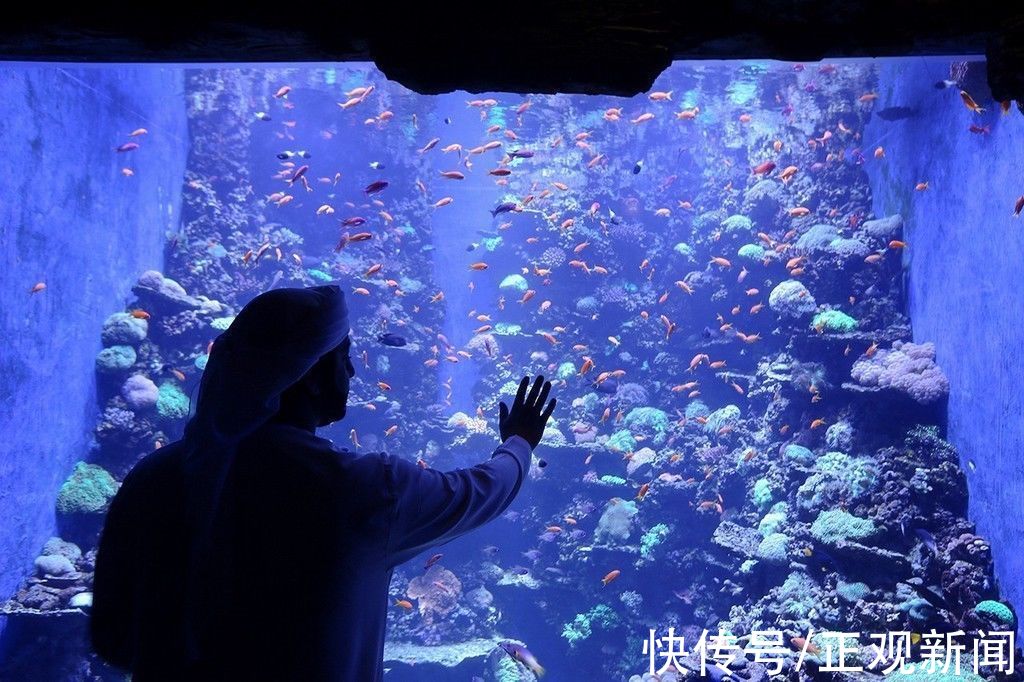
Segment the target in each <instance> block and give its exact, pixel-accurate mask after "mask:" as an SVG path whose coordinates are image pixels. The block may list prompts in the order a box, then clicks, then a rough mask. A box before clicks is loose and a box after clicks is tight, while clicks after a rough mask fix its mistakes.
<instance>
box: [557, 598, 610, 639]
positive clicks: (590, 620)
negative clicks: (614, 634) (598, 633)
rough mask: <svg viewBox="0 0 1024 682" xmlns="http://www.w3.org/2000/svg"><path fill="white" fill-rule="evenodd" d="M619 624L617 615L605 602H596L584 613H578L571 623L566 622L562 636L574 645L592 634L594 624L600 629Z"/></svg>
mask: <svg viewBox="0 0 1024 682" xmlns="http://www.w3.org/2000/svg"><path fill="white" fill-rule="evenodd" d="M618 624H619V617H618V616H617V615H616V614H615V611H614V610H613V609H612V608H611V607H610V606H608V605H607V604H598V605H596V606H595V607H594V608H592V609H590V610H589V611H587V612H586V613H579V614H577V615H576V617H575V618H573V620H572V622H571V623H566V624H565V626H564V627H563V628H562V637H564V638H565V639H566V641H568V642H569V645H570V646H575V645H576V644H578V643H579V642H582V641H583V640H585V639H587V638H588V637H590V635H591V634H593V628H594V626H598V627H600V628H602V629H605V630H607V629H610V628H613V627H615V626H616V625H618Z"/></svg>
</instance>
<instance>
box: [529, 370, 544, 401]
mask: <svg viewBox="0 0 1024 682" xmlns="http://www.w3.org/2000/svg"><path fill="white" fill-rule="evenodd" d="M543 385H544V375H542V374H538V375H537V379H536V380H535V381H534V382H533V389H532V390H531V391H530V397H529V398H528V399H527V401H526V407H528V408H530V409H533V407H534V406H535V405H536V404H537V396H538V395H539V394H540V389H541V386H543Z"/></svg>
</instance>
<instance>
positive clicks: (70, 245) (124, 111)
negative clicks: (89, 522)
mask: <svg viewBox="0 0 1024 682" xmlns="http://www.w3.org/2000/svg"><path fill="white" fill-rule="evenodd" d="M0 90H2V92H3V97H0V152H2V158H3V165H4V172H3V174H2V176H0V177H2V179H0V292H2V295H0V338H2V340H3V344H4V346H5V347H4V351H3V353H0V519H3V522H2V523H0V601H3V600H6V599H7V598H8V597H9V596H11V595H12V593H13V592H14V591H15V590H16V589H17V588H18V586H19V584H20V583H21V581H22V580H23V579H24V577H25V576H26V575H28V574H30V573H31V572H32V561H33V559H34V558H35V557H36V555H37V554H38V553H39V551H40V550H41V549H42V545H43V543H44V542H45V541H46V539H47V538H49V537H50V536H51V535H53V534H55V530H56V519H55V513H54V500H55V499H56V494H57V490H58V489H59V487H60V485H61V483H62V482H63V481H64V479H65V478H66V477H67V476H68V474H69V473H70V472H71V470H72V468H73V466H74V463H75V462H76V461H77V460H79V459H85V458H86V456H87V455H88V451H89V443H90V439H91V435H92V428H93V426H94V425H95V423H96V396H95V381H94V375H93V362H94V358H95V356H96V354H97V353H98V352H99V350H100V348H101V345H100V328H101V326H102V323H103V320H104V319H105V318H106V317H107V315H109V314H110V313H112V312H116V311H118V310H121V309H122V307H123V306H124V304H125V302H126V298H127V297H128V296H129V295H130V287H131V285H132V284H133V283H134V281H135V279H136V278H137V277H138V275H139V274H140V273H141V272H142V271H144V270H147V269H150V268H156V269H159V268H161V267H162V265H163V241H164V233H165V231H167V230H171V229H174V228H175V227H176V225H177V220H178V212H179V205H180V195H181V185H182V176H183V173H184V167H185V156H186V153H187V151H188V131H187V127H186V120H185V103H184V97H183V72H182V70H181V69H180V68H176V67H167V68H153V67H126V66H120V67H110V66H102V67H91V66H84V65H60V66H53V65H44V66H36V65H27V64H26V65H19V64H9V65H5V66H3V67H0ZM137 128H146V129H148V131H149V134H148V135H144V136H140V137H138V138H135V139H137V140H138V142H139V144H140V145H141V148H140V149H139V150H136V151H132V152H127V153H120V154H119V153H116V152H115V151H114V149H115V147H117V146H118V145H120V144H123V143H124V142H127V141H128V140H129V138H128V134H129V133H131V132H132V131H133V130H135V129H137ZM125 167H130V168H132V169H133V170H134V175H133V176H130V177H129V176H126V175H124V174H123V173H122V170H121V169H122V168H125ZM112 188H113V189H112ZM40 281H42V282H45V283H46V289H45V291H42V292H40V293H36V294H29V290H30V288H31V287H32V286H33V285H34V284H36V283H37V282H40ZM0 620H2V619H0ZM3 625H4V624H3V622H0V628H2V627H3Z"/></svg>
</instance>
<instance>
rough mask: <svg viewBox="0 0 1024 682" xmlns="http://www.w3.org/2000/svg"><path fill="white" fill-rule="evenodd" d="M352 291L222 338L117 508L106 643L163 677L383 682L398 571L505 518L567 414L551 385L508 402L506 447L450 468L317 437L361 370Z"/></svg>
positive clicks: (107, 577)
mask: <svg viewBox="0 0 1024 682" xmlns="http://www.w3.org/2000/svg"><path fill="white" fill-rule="evenodd" d="M348 332H349V324H348V312H347V308H346V305H345V300H344V295H343V294H342V292H341V290H340V289H339V288H338V287H337V286H335V285H328V286H318V287H309V288H306V289H276V290H273V291H269V292H266V293H264V294H261V295H260V296H257V297H256V298H255V299H253V300H252V301H251V302H250V303H249V304H248V305H246V306H245V307H244V308H243V309H242V310H241V312H240V313H239V314H238V316H237V317H236V319H235V320H234V321H233V322H232V324H231V327H230V328H229V329H228V330H227V331H226V332H224V333H223V334H221V335H220V336H219V337H218V338H217V340H216V341H215V342H214V346H213V349H212V351H211V353H210V357H209V361H208V363H207V366H206V369H205V370H204V373H203V378H202V381H201V384H200V389H199V397H198V400H197V401H196V402H197V405H196V409H195V414H194V416H193V417H192V418H191V419H190V420H189V422H188V424H187V426H186V428H185V435H184V437H183V438H182V439H181V440H179V441H176V442H174V443H171V444H169V445H167V446H165V447H163V448H159V449H157V450H156V451H154V452H153V453H151V454H149V455H148V456H146V457H145V458H143V459H142V460H141V461H140V462H139V463H138V464H137V465H136V466H135V467H134V468H133V469H132V471H131V472H130V473H129V474H128V475H127V476H126V478H125V480H124V483H123V484H122V486H121V488H120V490H119V491H118V493H117V495H116V496H115V497H114V499H113V501H112V502H111V506H110V511H109V512H108V514H107V518H106V524H105V526H104V530H103V534H102V537H101V541H100V546H99V553H98V556H97V561H96V575H95V584H94V598H93V611H92V640H93V644H94V646H95V648H96V650H97V651H98V652H99V653H100V655H102V656H103V657H104V658H106V659H107V660H109V661H110V662H112V663H113V664H115V665H117V666H120V667H123V668H125V669H129V670H132V671H133V673H134V675H133V680H134V682H147V681H148V680H157V679H159V680H239V681H246V682H249V681H252V680H274V681H275V682H280V681H285V680H302V681H309V682H313V681H318V680H332V681H335V680H336V681H339V682H341V681H343V682H373V681H376V680H381V679H382V676H383V670H382V659H383V649H384V626H385V619H386V614H387V609H388V608H389V604H388V585H389V582H390V580H391V574H392V570H393V569H394V567H395V566H397V565H399V564H401V563H403V562H405V561H408V560H409V559H411V558H413V557H414V556H416V555H417V554H419V553H421V552H424V551H426V550H428V549H430V548H433V547H436V546H437V545H440V544H442V543H445V542H447V541H449V540H451V539H453V538H455V537H458V536H460V535H462V534H464V533H466V532H468V531H470V530H472V529H474V528H477V527H478V526H480V525H482V524H484V523H487V522H488V521H490V520H492V519H494V518H495V517H497V516H498V515H500V514H501V513H502V512H503V511H504V510H505V509H506V508H507V507H508V505H509V504H510V503H511V502H512V500H513V499H514V498H515V496H516V494H517V493H518V492H519V488H520V486H521V485H522V483H523V481H524V480H525V478H526V474H527V471H528V470H529V466H530V459H531V451H532V449H533V448H535V447H536V446H537V444H538V442H539V441H540V438H541V435H542V433H543V431H544V426H545V424H546V423H547V421H548V418H549V417H550V415H551V413H552V411H553V410H554V408H555V403H556V401H555V400H554V399H552V400H551V401H550V403H549V404H548V405H547V407H546V408H545V407H544V403H545V401H546V400H547V397H548V393H549V392H550V390H551V384H550V382H547V383H545V382H544V381H543V377H541V376H539V377H537V379H536V381H535V382H534V384H533V387H532V389H530V390H529V395H527V390H528V389H529V383H530V382H529V378H528V377H524V378H523V380H522V382H521V383H520V385H519V391H518V394H517V395H516V399H515V401H514V402H513V404H512V407H511V409H509V408H508V407H507V406H506V405H505V403H501V406H500V409H499V412H500V415H499V417H500V432H501V439H502V444H501V445H500V446H499V447H498V448H497V449H496V450H495V452H494V454H493V456H492V457H491V458H490V459H489V460H488V461H486V462H484V463H482V464H479V465H477V466H474V467H470V468H465V469H458V470H455V471H449V472H440V471H436V470H433V469H429V468H422V467H420V466H418V465H417V464H416V463H414V462H411V461H409V460H407V459H403V458H401V457H396V456H393V455H387V454H383V453H377V454H367V455H358V454H356V453H351V452H348V451H346V450H341V449H337V448H335V447H334V446H333V445H332V443H331V441H328V440H325V439H323V438H319V437H317V436H316V428H317V427H318V426H326V425H327V424H330V423H332V422H335V421H337V420H339V419H341V418H342V417H344V416H345V403H346V400H347V398H348V389H349V380H350V378H351V377H352V376H354V375H355V370H354V368H353V366H352V361H351V358H350V357H349V348H350V345H351V341H350V339H349V337H348Z"/></svg>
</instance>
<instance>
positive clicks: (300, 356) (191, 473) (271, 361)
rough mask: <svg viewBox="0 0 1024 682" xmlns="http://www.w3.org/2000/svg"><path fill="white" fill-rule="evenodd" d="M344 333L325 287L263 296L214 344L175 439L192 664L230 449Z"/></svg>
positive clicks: (338, 296)
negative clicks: (180, 460) (181, 450)
mask: <svg viewBox="0 0 1024 682" xmlns="http://www.w3.org/2000/svg"><path fill="white" fill-rule="evenodd" d="M348 333H349V320H348V306H347V305H346V303H345V295H344V293H343V292H342V291H341V289H340V287H338V286H337V285H335V284H329V285H324V286H315V287H307V288H305V289H295V288H282V289H274V290H271V291H267V292H264V293H262V294H260V295H259V296H257V297H256V298H254V299H253V300H252V301H250V302H249V303H248V304H247V305H246V306H245V307H244V308H242V310H241V311H240V312H239V314H238V316H237V317H236V318H235V319H234V321H233V322H232V323H231V326H230V327H229V328H228V330H227V331H225V332H224V333H223V334H221V335H220V336H218V337H217V339H216V340H215V341H214V344H213V349H212V350H211V351H210V356H209V359H208V362H207V364H206V369H205V370H204V372H203V377H202V380H201V382H200V385H199V398H198V400H197V401H196V403H197V404H196V408H195V415H194V416H193V417H192V418H191V419H190V420H189V422H188V424H187V425H186V426H185V435H184V437H183V438H182V442H183V444H184V446H185V459H184V479H185V523H186V524H187V528H188V537H189V542H190V546H189V562H188V575H187V583H186V599H185V609H186V611H185V637H186V640H185V641H186V646H187V653H188V656H189V658H190V659H191V660H192V661H195V660H196V659H198V658H199V657H200V656H201V655H202V654H203V652H205V651H207V648H206V644H205V640H206V639H207V637H208V636H209V634H210V632H209V630H208V627H209V626H210V625H212V624H213V621H214V620H215V619H214V616H215V615H216V613H217V604H219V603H222V602H220V600H221V599H223V598H224V595H225V593H226V592H227V591H228V590H229V588H230V584H229V582H230V575H231V573H230V571H231V556H230V554H231V552H230V551H229V550H230V543H229V542H225V541H223V540H224V536H220V533H221V532H223V531H225V530H226V522H225V521H224V519H223V518H222V517H223V513H222V512H223V510H222V509H221V497H222V494H223V492H224V484H225V480H226V479H227V474H228V471H229V470H230V468H231V465H232V462H233V461H234V457H235V454H236V452H237V446H238V443H239V441H241V440H242V439H243V438H245V437H246V436H248V435H249V434H251V433H252V432H254V431H255V430H256V429H257V428H259V427H260V426H262V425H263V424H264V423H266V422H267V421H268V420H269V419H270V418H271V417H273V416H274V415H275V414H277V412H278V409H279V407H280V396H281V394H282V393H283V392H284V391H285V390H286V389H287V388H288V387H290V386H292V385H293V384H295V383H296V382H297V381H298V380H299V379H301V378H302V377H303V376H304V375H305V374H306V372H308V371H309V370H310V369H311V368H312V367H313V365H315V364H316V363H317V361H318V360H319V359H320V358H321V357H323V356H324V355H326V354H327V353H329V352H330V351H332V350H334V349H335V348H336V347H337V346H338V345H340V344H341V342H342V341H343V340H344V339H345V337H346V336H347V335H348ZM211 550H215V551H211Z"/></svg>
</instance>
